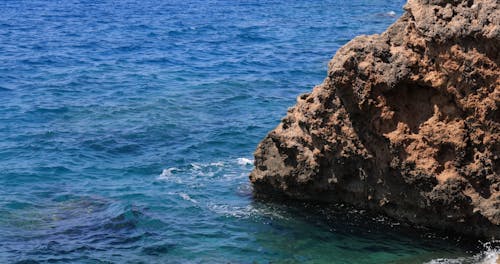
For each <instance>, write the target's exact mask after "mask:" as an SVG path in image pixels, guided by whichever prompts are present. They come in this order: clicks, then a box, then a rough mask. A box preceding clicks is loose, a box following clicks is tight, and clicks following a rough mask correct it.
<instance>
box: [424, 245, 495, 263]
mask: <svg viewBox="0 0 500 264" xmlns="http://www.w3.org/2000/svg"><path fill="white" fill-rule="evenodd" d="M499 243H500V240H499V241H492V242H487V243H484V244H483V247H484V250H483V251H481V252H480V253H478V254H476V255H474V256H472V257H461V258H455V259H446V258H439V259H433V260H431V261H429V262H427V263H426V264H498V263H500V246H499Z"/></svg>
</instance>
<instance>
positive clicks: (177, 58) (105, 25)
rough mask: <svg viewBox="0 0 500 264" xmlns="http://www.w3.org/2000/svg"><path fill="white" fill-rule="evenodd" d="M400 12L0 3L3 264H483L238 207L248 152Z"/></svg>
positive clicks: (376, 7) (404, 237)
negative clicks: (340, 59) (347, 53)
mask: <svg viewBox="0 0 500 264" xmlns="http://www.w3.org/2000/svg"><path fill="white" fill-rule="evenodd" d="M403 4H404V1H402V0H391V1H388V0H350V1H344V0H325V1H305V0H291V1H271V0H270V1H260V0H246V1H229V0H220V1H215V0H207V1H201V0H168V1H150V0H142V1H128V0H125V1H109V0H103V1H97V0H96V1H85V0H81V1H73V0H65V1H40V0H31V1H22V0H15V1H10V0H3V1H1V2H0V186H1V187H0V263H424V262H429V261H430V262H431V263H473V262H476V261H493V258H494V254H496V253H498V250H497V249H495V247H493V246H492V245H491V244H488V243H486V244H484V245H479V246H476V245H474V246H473V245H471V244H468V243H464V242H463V241H461V240H456V239H450V238H446V237H444V238H443V237H441V236H439V235H434V234H432V233H431V232H428V231H425V230H423V231H422V230H419V231H411V230H410V231H408V230H406V228H404V227H401V226H402V225H401V223H398V222H394V221H392V220H390V219H386V218H383V217H380V216H371V215H368V214H367V213H366V212H364V211H359V210H354V209H352V208H348V207H347V206H344V205H335V206H325V205H312V204H304V203H298V202H276V201H258V200H255V199H254V198H253V197H252V190H251V186H250V184H249V180H248V174H249V172H250V171H251V170H252V162H253V160H252V152H253V151H254V149H255V147H256V145H257V143H258V142H259V140H261V139H262V138H263V137H264V136H265V135H266V133H267V132H268V131H269V130H271V129H273V128H274V127H275V126H276V125H277V124H278V123H279V121H280V118H281V117H283V116H284V114H285V113H286V110H287V108H288V107H290V106H292V105H293V104H294V103H295V98H296V96H297V95H299V94H300V93H304V92H307V91H310V90H311V89H312V87H313V86H314V85H315V84H319V83H320V82H321V81H322V80H323V78H324V77H325V76H326V69H327V63H328V61H329V60H330V59H331V57H332V56H333V54H334V53H335V51H336V50H337V49H338V48H339V47H341V46H342V45H343V44H345V43H347V42H348V41H349V40H350V39H352V38H353V37H355V36H357V35H360V34H374V33H381V32H382V31H383V30H384V29H385V28H386V27H387V26H388V25H390V24H391V23H393V22H394V21H395V20H396V19H397V17H398V16H400V15H401V14H402V12H403V9H402V6H403ZM405 230H406V231H405ZM464 244H468V245H464ZM473 244H474V243H473ZM483 248H484V249H483Z"/></svg>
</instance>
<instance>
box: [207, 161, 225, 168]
mask: <svg viewBox="0 0 500 264" xmlns="http://www.w3.org/2000/svg"><path fill="white" fill-rule="evenodd" d="M210 166H215V167H224V162H222V161H219V162H212V163H210Z"/></svg>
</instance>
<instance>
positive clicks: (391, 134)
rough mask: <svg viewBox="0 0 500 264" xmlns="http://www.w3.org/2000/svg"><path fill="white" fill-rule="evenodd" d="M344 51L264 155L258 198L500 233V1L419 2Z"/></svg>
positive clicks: (257, 173) (257, 176)
mask: <svg viewBox="0 0 500 264" xmlns="http://www.w3.org/2000/svg"><path fill="white" fill-rule="evenodd" d="M405 10H406V12H405V14H404V15H403V16H402V17H401V18H399V20H398V21H397V22H395V23H394V24H393V25H392V26H390V27H389V28H388V29H387V31H386V32H384V33H382V34H381V35H372V36H359V37H357V38H355V39H354V40H352V41H351V42H349V43H348V44H346V45H345V46H344V47H342V48H341V49H339V50H338V52H337V54H336V55H335V57H334V58H333V59H332V61H331V62H330V65H329V70H328V77H327V78H326V79H325V80H324V82H323V83H322V84H320V85H318V86H316V87H315V88H314V89H313V91H312V92H311V93H310V94H303V95H301V96H299V97H298V99H297V104H296V105H295V106H294V107H293V108H291V109H290V110H289V111H288V114H287V115H286V117H285V118H283V120H282V122H281V124H279V125H278V127H277V128H276V129H274V130H273V131H271V132H270V133H269V134H268V135H267V136H266V138H264V139H263V140H262V142H261V143H260V144H259V146H258V147H257V150H256V151H255V169H254V170H253V172H252V173H251V175H250V180H251V181H252V183H253V185H254V190H255V193H256V194H257V195H261V194H266V195H268V194H272V193H277V194H284V195H286V196H289V197H292V198H295V199H304V200H315V201H327V202H339V201H342V202H347V203H350V204H352V205H355V206H358V207H361V208H368V209H372V210H375V211H380V212H384V213H386V214H387V215H389V216H392V217H395V218H397V219H402V220H406V221H409V222H412V223H415V224H420V225H425V226H430V227H434V228H438V229H445V230H453V231H456V232H459V233H463V234H468V235H474V236H481V237H489V238H493V237H496V238H500V227H499V225H500V176H499V174H500V132H499V131H500V110H499V108H500V68H499V62H500V11H499V2H498V1H497V0H454V1H447V0H409V1H408V3H407V4H406V6H405Z"/></svg>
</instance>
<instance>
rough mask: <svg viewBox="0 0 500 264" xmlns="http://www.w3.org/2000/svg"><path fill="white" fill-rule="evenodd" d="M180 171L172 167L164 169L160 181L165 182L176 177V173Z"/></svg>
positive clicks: (159, 177)
mask: <svg viewBox="0 0 500 264" xmlns="http://www.w3.org/2000/svg"><path fill="white" fill-rule="evenodd" d="M178 170H179V169H178V168H176V167H172V168H168V169H164V170H163V171H162V172H161V174H160V176H158V180H165V179H169V178H171V177H172V176H173V175H174V172H175V171H178Z"/></svg>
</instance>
